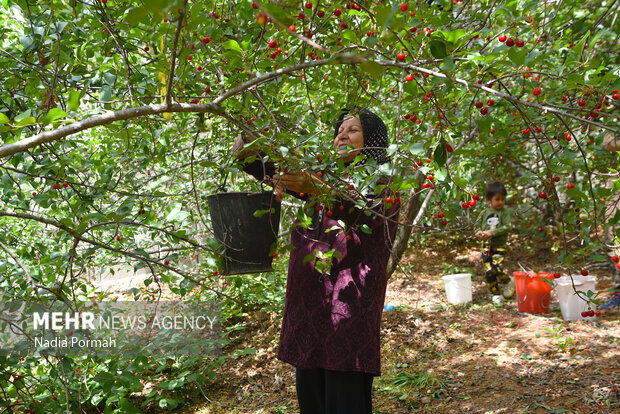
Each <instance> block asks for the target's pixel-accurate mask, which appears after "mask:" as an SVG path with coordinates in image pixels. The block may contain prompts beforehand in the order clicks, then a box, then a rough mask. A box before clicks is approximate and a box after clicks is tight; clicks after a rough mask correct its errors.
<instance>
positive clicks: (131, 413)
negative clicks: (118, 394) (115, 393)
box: [118, 398, 142, 414]
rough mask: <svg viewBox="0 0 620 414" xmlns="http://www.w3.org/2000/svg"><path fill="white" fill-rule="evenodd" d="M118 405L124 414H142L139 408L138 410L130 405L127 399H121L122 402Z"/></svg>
mask: <svg viewBox="0 0 620 414" xmlns="http://www.w3.org/2000/svg"><path fill="white" fill-rule="evenodd" d="M118 405H119V408H121V410H122V411H123V412H124V413H128V414H140V413H141V412H142V411H140V410H139V409H138V408H136V407H135V406H134V405H133V404H132V403H130V402H129V400H128V399H127V398H121V399H120V401H119V402H118Z"/></svg>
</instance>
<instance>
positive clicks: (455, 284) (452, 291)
mask: <svg viewBox="0 0 620 414" xmlns="http://www.w3.org/2000/svg"><path fill="white" fill-rule="evenodd" d="M442 279H443V283H444V285H445V287H446V295H447V296H448V302H450V303H464V302H471V273H459V274H455V275H446V276H442Z"/></svg>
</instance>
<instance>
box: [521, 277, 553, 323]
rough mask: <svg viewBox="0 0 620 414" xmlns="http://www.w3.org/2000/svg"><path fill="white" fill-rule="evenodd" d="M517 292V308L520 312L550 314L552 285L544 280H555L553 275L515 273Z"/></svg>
mask: <svg viewBox="0 0 620 414" xmlns="http://www.w3.org/2000/svg"><path fill="white" fill-rule="evenodd" d="M513 275H514V278H515V289H516V291H517V307H518V309H519V312H524V313H545V312H549V300H550V299H551V285H550V284H549V283H547V282H545V281H544V280H543V279H548V280H553V275H552V274H551V273H546V272H540V273H535V272H532V271H530V272H527V273H526V272H521V271H519V272H513Z"/></svg>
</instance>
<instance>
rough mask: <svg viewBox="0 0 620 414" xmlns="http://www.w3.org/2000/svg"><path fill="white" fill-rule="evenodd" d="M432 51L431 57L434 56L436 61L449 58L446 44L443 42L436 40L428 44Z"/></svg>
mask: <svg viewBox="0 0 620 414" xmlns="http://www.w3.org/2000/svg"><path fill="white" fill-rule="evenodd" d="M428 46H429V47H430V50H431V55H433V57H434V58H436V59H443V58H445V57H446V56H448V50H447V48H446V44H445V43H444V42H442V41H441V40H438V39H435V40H431V42H430V43H429V44H428Z"/></svg>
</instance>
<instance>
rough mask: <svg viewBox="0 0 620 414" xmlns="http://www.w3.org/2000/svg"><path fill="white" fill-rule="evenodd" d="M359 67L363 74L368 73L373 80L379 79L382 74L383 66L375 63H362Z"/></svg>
mask: <svg viewBox="0 0 620 414" xmlns="http://www.w3.org/2000/svg"><path fill="white" fill-rule="evenodd" d="M361 66H362V70H363V71H364V72H366V73H368V74H369V75H370V76H372V77H373V78H375V79H376V78H380V77H381V75H382V74H383V66H381V65H380V64H378V63H377V62H362V64H361ZM410 83H411V82H410Z"/></svg>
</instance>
